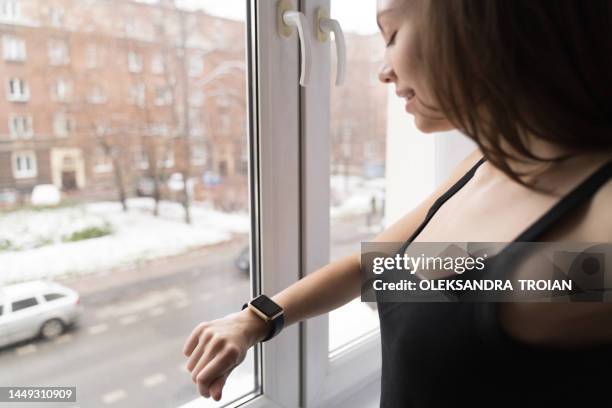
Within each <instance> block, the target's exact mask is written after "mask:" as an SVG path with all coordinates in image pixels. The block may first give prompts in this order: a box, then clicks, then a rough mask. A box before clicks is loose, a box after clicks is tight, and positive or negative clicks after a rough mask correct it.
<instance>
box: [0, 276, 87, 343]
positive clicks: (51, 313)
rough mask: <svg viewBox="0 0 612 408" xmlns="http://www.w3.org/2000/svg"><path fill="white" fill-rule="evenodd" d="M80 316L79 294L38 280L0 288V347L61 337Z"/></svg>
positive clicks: (56, 284)
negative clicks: (39, 338) (31, 340)
mask: <svg viewBox="0 0 612 408" xmlns="http://www.w3.org/2000/svg"><path fill="white" fill-rule="evenodd" d="M81 313H82V306H81V304H80V299H79V294H78V293H77V292H76V291H74V290H72V289H70V288H67V287H65V286H63V285H60V284H58V283H55V282H50V281H44V280H37V281H30V282H24V283H18V284H14V285H6V286H4V287H2V288H0V347H3V346H6V345H8V344H12V343H15V342H19V341H22V340H27V339H31V338H36V337H42V338H44V339H47V340H51V339H54V338H56V337H58V336H60V335H61V334H62V333H63V332H64V331H65V330H66V329H67V328H68V327H69V326H71V325H74V324H75V323H76V322H77V321H78V319H79V317H80V315H81Z"/></svg>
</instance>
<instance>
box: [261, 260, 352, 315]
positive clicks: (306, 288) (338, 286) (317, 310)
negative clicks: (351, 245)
mask: <svg viewBox="0 0 612 408" xmlns="http://www.w3.org/2000/svg"><path fill="white" fill-rule="evenodd" d="M359 256H360V255H359V253H353V254H351V255H348V256H345V257H343V258H340V259H338V260H336V261H333V262H331V263H329V264H327V265H325V266H324V267H322V268H320V269H318V270H316V271H315V272H313V273H311V274H309V275H307V276H306V277H304V278H302V279H300V280H299V281H297V282H295V283H294V284H292V285H291V286H288V287H287V288H285V289H284V290H282V291H281V292H279V293H277V294H276V295H274V296H272V300H274V301H275V302H276V303H278V304H279V305H280V306H281V307H282V308H283V310H284V314H285V326H289V325H291V324H293V323H295V322H298V321H300V320H304V319H308V318H310V317H314V316H317V315H320V314H323V313H327V312H329V311H331V310H333V309H335V308H337V307H340V306H342V305H343V304H345V303H347V302H349V301H350V300H352V299H354V298H355V297H357V296H359V293H360V287H361V285H360V282H361V278H360V261H359Z"/></svg>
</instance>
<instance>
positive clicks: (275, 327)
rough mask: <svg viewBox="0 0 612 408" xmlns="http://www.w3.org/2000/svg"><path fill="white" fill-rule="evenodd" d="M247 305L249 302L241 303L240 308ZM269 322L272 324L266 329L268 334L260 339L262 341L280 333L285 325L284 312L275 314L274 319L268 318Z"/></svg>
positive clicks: (244, 307)
mask: <svg viewBox="0 0 612 408" xmlns="http://www.w3.org/2000/svg"><path fill="white" fill-rule="evenodd" d="M247 307H249V304H248V303H245V304H244V305H242V310H244V309H246V308H247ZM269 322H270V323H272V326H270V330H268V334H267V335H266V337H265V338H264V339H263V340H262V343H263V342H264V341H268V340H270V339H271V338H273V337H274V336H276V335H277V334H278V333H280V332H281V330H283V326H284V325H285V314H284V313H281V314H279V315H278V316H276V317H275V318H274V319H271V320H269Z"/></svg>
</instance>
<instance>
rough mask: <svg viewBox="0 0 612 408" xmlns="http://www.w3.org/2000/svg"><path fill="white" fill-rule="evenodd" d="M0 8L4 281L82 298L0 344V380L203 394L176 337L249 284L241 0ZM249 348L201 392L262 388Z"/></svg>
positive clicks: (37, 1)
mask: <svg viewBox="0 0 612 408" xmlns="http://www.w3.org/2000/svg"><path fill="white" fill-rule="evenodd" d="M0 4H8V5H10V7H9V6H6V7H5V8H4V9H1V8H0V17H2V18H3V22H6V17H7V16H9V17H15V21H17V22H15V24H14V27H13V26H11V27H10V28H6V27H4V28H6V29H7V30H9V31H10V32H11V33H12V32H15V34H11V35H10V36H9V37H7V39H4V38H5V37H4V33H0V47H4V46H5V45H6V47H9V48H8V50H7V51H4V50H3V51H2V53H0V64H3V65H6V66H7V68H8V67H9V65H10V68H11V69H10V70H8V71H6V73H5V72H4V71H2V72H3V75H2V77H1V78H0V81H2V83H1V85H2V89H3V90H4V93H3V94H2V96H1V97H2V98H3V101H1V102H0V106H1V107H0V133H4V135H5V137H2V149H0V150H1V151H0V163H4V164H6V165H5V166H2V168H0V193H2V192H5V190H6V191H7V192H11V193H12V194H15V199H14V200H12V201H8V200H0V212H1V214H0V265H1V272H0V274H1V277H2V284H3V285H7V286H8V285H12V284H16V283H20V282H24V281H31V280H39V279H43V280H49V281H53V282H56V283H57V284H60V285H63V286H65V287H67V288H70V289H73V290H75V291H76V292H77V293H78V295H79V299H80V304H81V305H82V306H83V307H82V310H81V314H80V317H79V324H77V325H74V327H72V326H71V327H70V328H69V329H68V330H69V331H68V332H67V333H66V334H69V336H66V337H65V338H62V341H58V342H41V343H36V347H37V349H36V353H32V354H24V355H23V356H21V355H20V356H19V357H18V358H14V355H15V354H14V353H13V352H9V353H0V367H2V369H0V384H1V385H2V386H23V385H24V384H27V385H45V386H76V387H77V393H78V400H79V401H78V402H79V404H78V405H79V406H82V407H102V406H113V407H126V408H127V407H129V408H131V407H153V406H155V407H158V408H163V407H168V408H175V407H180V406H182V405H183V404H187V403H189V402H191V401H193V400H196V399H199V400H200V401H201V402H204V401H202V400H203V398H202V397H200V396H199V394H198V390H197V386H196V385H195V384H194V383H193V382H192V381H191V377H190V375H189V374H188V373H187V372H186V370H185V365H186V363H187V359H186V358H185V357H184V356H183V355H182V349H183V345H184V343H185V341H186V339H187V337H188V336H189V334H190V333H191V332H192V330H193V328H194V327H196V325H197V324H198V323H200V322H202V321H209V320H212V319H216V318H219V317H222V316H225V315H227V314H229V313H231V312H235V311H239V310H240V308H241V306H242V304H243V303H244V302H245V301H247V300H248V299H249V298H250V297H251V287H252V285H251V281H250V275H249V271H250V269H251V267H250V259H248V257H247V258H246V259H244V257H242V255H241V254H242V253H243V250H244V249H245V248H249V243H250V237H249V235H250V228H251V225H252V224H254V222H253V220H252V219H251V217H252V214H251V213H250V208H249V205H250V204H249V191H250V186H249V174H248V173H247V172H244V171H242V166H243V164H242V162H243V160H244V153H243V152H244V151H245V150H246V151H247V152H248V149H249V147H248V146H249V144H248V137H249V135H248V134H247V132H245V127H244V123H247V114H248V112H249V109H248V104H247V95H246V90H247V86H246V79H247V78H248V77H249V76H248V75H249V74H248V72H247V70H248V68H247V65H248V64H247V63H246V61H245V57H246V55H247V52H246V51H247V50H246V33H247V27H246V18H245V17H246V2H245V1H242V0H231V1H227V2H210V1H206V2H200V1H190V0H189V1H182V0H177V1H134V0H121V1H105V0H91V1H63V0H59V1H55V0H53V1H50V0H28V1H23V0H22V1H17V2H11V1H9V2H8V3H7V1H6V0H0ZM17 4H19V5H20V6H19V7H18V6H17ZM60 6H61V8H60ZM3 10H4V12H3ZM11 24H12V23H11ZM5 31H6V30H5ZM9 31H7V33H8V32H9ZM13 37H14V38H13ZM20 40H23V42H21V41H20ZM22 44H25V45H27V57H26V58H25V59H24V60H23V61H20V62H19V63H14V62H11V63H10V64H8V63H5V61H4V56H7V57H9V58H12V59H15V58H19V57H20V56H21V55H23V54H24V52H25V51H22ZM3 69H4V68H3ZM30 91H31V95H30ZM30 96H31V97H30ZM222 99H223V100H222ZM219 104H223V110H222V111H221V110H220V109H219ZM255 111H256V110H255ZM223 115H227V116H228V118H231V120H226V119H222V116H223ZM13 118H14V119H13ZM29 118H31V119H32V120H31V121H30V119H29ZM9 123H10V126H11V127H12V129H13V130H12V131H13V133H14V134H15V135H19V137H17V136H16V137H11V132H10V131H9V129H8V127H9ZM220 123H222V124H223V126H222V127H221V126H220V125H219V124H220ZM32 124H34V127H33V131H34V135H33V136H32V137H29V138H28V139H27V140H25V141H24V140H23V139H24V135H25V134H27V133H31V126H32ZM39 135H40V137H39ZM247 157H248V155H247ZM6 194H8V193H6ZM0 198H1V197H0ZM58 296H60V294H59V293H55V291H53V290H50V291H48V292H47V293H46V296H45V299H46V300H47V301H52V300H53V299H57V298H58ZM41 301H42V299H41ZM32 302H35V299H33V298H32V299H28V300H20V301H19V302H16V304H15V305H14V307H16V308H18V309H19V308H24V307H27V306H29V305H31V303H32ZM74 306H75V307H77V305H74ZM67 307H68V306H67ZM41 311H44V308H41ZM67 315H69V313H67ZM254 354H255V353H254V352H253V351H252V350H251V351H249V353H248V355H247V358H246V359H245V361H244V363H243V364H241V365H240V366H239V367H236V368H235V369H234V371H233V373H232V375H231V376H230V378H229V379H228V383H227V385H226V388H225V389H224V392H223V394H224V395H223V401H222V403H221V404H216V405H214V406H220V405H223V404H226V403H228V402H230V401H232V400H233V399H236V398H238V397H240V396H242V395H244V394H247V393H250V392H252V391H253V390H255V389H256V386H257V384H261V381H260V380H259V379H257V378H256V370H255V358H254ZM58 367H62V369H61V370H58ZM210 401H211V400H206V403H209V402H210ZM211 406H212V404H211Z"/></svg>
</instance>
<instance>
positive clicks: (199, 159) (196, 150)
mask: <svg viewBox="0 0 612 408" xmlns="http://www.w3.org/2000/svg"><path fill="white" fill-rule="evenodd" d="M206 157H207V155H206V147H204V146H201V145H193V146H192V147H191V164H192V165H194V166H204V165H206Z"/></svg>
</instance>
